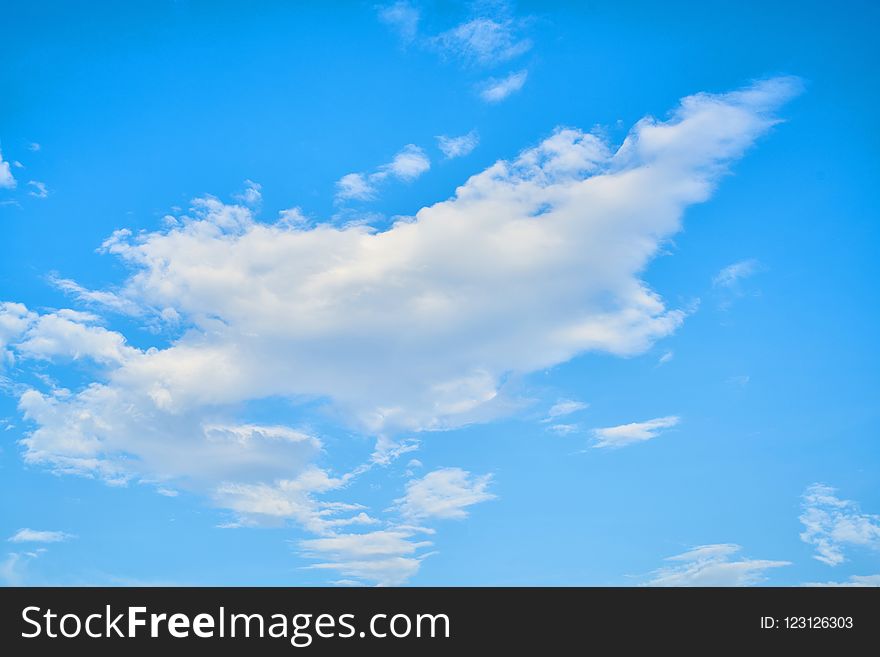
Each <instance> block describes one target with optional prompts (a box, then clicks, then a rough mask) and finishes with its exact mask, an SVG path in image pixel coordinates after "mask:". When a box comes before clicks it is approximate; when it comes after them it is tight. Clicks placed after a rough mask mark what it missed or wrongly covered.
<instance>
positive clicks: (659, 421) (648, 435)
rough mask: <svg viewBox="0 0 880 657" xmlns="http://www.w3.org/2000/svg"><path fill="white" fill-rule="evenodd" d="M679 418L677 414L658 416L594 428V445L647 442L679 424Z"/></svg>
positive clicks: (612, 445)
mask: <svg viewBox="0 0 880 657" xmlns="http://www.w3.org/2000/svg"><path fill="white" fill-rule="evenodd" d="M678 422H679V418H678V417H677V416H675V415H669V416H667V417H658V418H654V419H653V420H647V421H646V422H631V423H629V424H621V425H619V426H616V427H605V428H602V429H593V437H594V438H596V440H597V441H598V442H596V444H595V445H593V447H598V448H602V447H625V446H627V445H632V444H634V443H641V442H645V441H646V440H651V439H652V438H656V437H657V436H659V435H660V434H661V433H663V430H664V429H670V428H672V427H674V426H675V425H677V424H678Z"/></svg>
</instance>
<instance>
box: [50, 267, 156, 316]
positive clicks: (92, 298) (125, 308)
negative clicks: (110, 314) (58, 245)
mask: <svg viewBox="0 0 880 657" xmlns="http://www.w3.org/2000/svg"><path fill="white" fill-rule="evenodd" d="M49 281H50V282H51V283H52V284H53V285H54V286H55V287H57V288H58V289H59V290H62V291H64V292H65V293H67V294H69V295H71V296H73V297H74V298H75V299H77V300H78V301H81V302H83V303H85V304H89V305H92V304H94V305H97V306H101V307H103V308H106V309H108V310H112V311H114V312H117V313H120V314H123V315H141V314H143V312H144V309H143V308H141V307H140V306H139V305H138V304H137V303H136V302H135V301H133V300H131V299H126V298H124V297H122V296H120V295H119V294H117V293H115V292H109V291H107V290H89V289H87V288H85V287H83V286H82V285H80V284H79V283H77V282H76V281H74V280H71V279H69V278H59V277H57V276H50V277H49Z"/></svg>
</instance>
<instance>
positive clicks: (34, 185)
mask: <svg viewBox="0 0 880 657" xmlns="http://www.w3.org/2000/svg"><path fill="white" fill-rule="evenodd" d="M28 186H29V187H31V190H30V191H29V192H28V194H29V195H30V196H33V197H34V198H46V197H47V196H49V188H48V187H46V183H44V182H40V181H39V180H29V181H28Z"/></svg>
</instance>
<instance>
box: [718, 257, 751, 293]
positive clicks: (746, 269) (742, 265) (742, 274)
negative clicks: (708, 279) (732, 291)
mask: <svg viewBox="0 0 880 657" xmlns="http://www.w3.org/2000/svg"><path fill="white" fill-rule="evenodd" d="M758 268H759V263H758V261H757V260H755V259H754V258H752V259H749V260H741V261H740V262H735V263H733V264H732V265H728V266H727V267H725V268H724V269H722V270H721V271H719V272H718V273H717V274H716V275H715V278H713V279H712V284H713V285H715V286H716V287H726V288H733V287H736V285H737V284H738V283H739V282H740V281H741V280H743V279H744V278H748V277H749V276H752V275H753V274H755V273H756V272H757V271H758Z"/></svg>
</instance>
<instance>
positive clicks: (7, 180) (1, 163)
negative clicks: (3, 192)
mask: <svg viewBox="0 0 880 657" xmlns="http://www.w3.org/2000/svg"><path fill="white" fill-rule="evenodd" d="M17 184H18V183H17V182H16V180H15V177H14V176H13V175H12V169H10V168H9V162H6V161H5V160H4V159H3V153H2V152H0V189H15V186H16V185H17Z"/></svg>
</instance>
